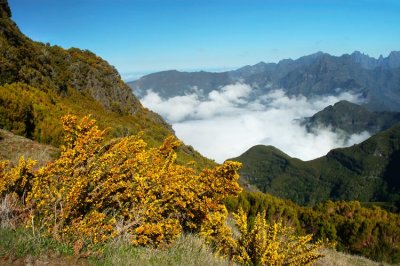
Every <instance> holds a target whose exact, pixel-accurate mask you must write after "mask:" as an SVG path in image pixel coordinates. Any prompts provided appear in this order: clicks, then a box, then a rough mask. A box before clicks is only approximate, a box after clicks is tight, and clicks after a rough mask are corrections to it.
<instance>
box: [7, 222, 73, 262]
mask: <svg viewBox="0 0 400 266" xmlns="http://www.w3.org/2000/svg"><path fill="white" fill-rule="evenodd" d="M71 254H72V248H70V247H68V246H66V245H63V244H62V243H59V242H57V241H55V240H53V239H51V238H48V237H43V236H42V235H40V234H34V233H33V232H32V231H31V230H28V229H25V228H17V229H10V228H1V229H0V265H19V264H29V262H30V261H36V262H38V261H40V260H41V261H43V260H44V259H45V258H53V259H56V258H61V257H64V258H67V256H69V255H71ZM35 264H37V263H35Z"/></svg>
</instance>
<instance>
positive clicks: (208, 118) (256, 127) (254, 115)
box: [141, 83, 369, 162]
mask: <svg viewBox="0 0 400 266" xmlns="http://www.w3.org/2000/svg"><path fill="white" fill-rule="evenodd" d="M253 93H254V89H252V88H251V87H250V86H249V85H246V84H242V83H237V84H233V85H228V86H226V87H223V88H221V89H220V90H218V91H217V90H214V91H212V92H210V93H209V94H208V95H206V97H201V95H199V94H197V91H196V90H194V91H193V92H192V93H191V94H188V95H185V96H177V97H172V98H169V99H162V98H161V97H160V96H159V95H158V94H156V93H155V92H153V91H148V92H147V94H146V95H145V96H144V97H143V98H142V99H141V101H142V103H143V105H144V106H146V107H148V108H150V109H152V110H153V111H155V112H157V113H159V114H161V115H162V116H163V117H164V118H166V119H167V120H168V122H170V123H172V126H173V128H174V130H175V132H176V135H177V136H178V137H179V138H180V139H182V140H183V141H184V142H185V143H186V144H189V145H192V146H193V147H194V148H195V149H196V150H198V151H200V152H201V153H202V154H203V155H205V156H207V157H209V158H212V159H215V160H216V161H217V162H222V161H224V160H226V159H228V158H232V157H236V156H239V155H240V154H241V153H243V152H245V151H246V150H247V149H249V148H250V147H252V146H254V145H257V144H264V145H273V146H275V147H277V148H278V149H280V150H282V151H283V152H285V153H287V154H288V155H290V156H292V157H297V158H300V159H302V160H311V159H314V158H317V157H320V156H323V155H325V154H326V153H327V152H328V151H329V150H331V149H333V148H336V147H344V146H349V145H352V144H355V143H359V142H361V141H363V140H365V139H366V138H367V137H368V136H369V134H368V133H367V132H365V133H362V134H359V135H352V136H351V137H350V138H348V139H347V140H346V139H345V138H344V137H343V136H342V135H340V134H337V133H334V132H332V131H331V130H329V129H327V128H320V129H319V130H318V131H317V134H313V133H309V132H307V131H306V130H305V128H304V127H302V126H300V125H299V123H298V122H296V121H295V120H296V119H300V118H303V117H308V116H312V115H313V114H315V113H316V112H318V111H320V110H322V109H323V108H325V107H326V106H328V105H332V104H334V103H336V102H338V101H340V100H348V101H351V102H360V99H359V97H358V96H357V95H354V94H351V93H348V92H344V93H341V94H340V95H338V96H326V97H315V98H310V99H307V98H306V97H304V96H293V97H289V96H287V95H286V94H285V93H284V92H283V91H282V90H275V91H271V92H269V93H268V94H265V95H263V96H262V97H254V94H253Z"/></svg>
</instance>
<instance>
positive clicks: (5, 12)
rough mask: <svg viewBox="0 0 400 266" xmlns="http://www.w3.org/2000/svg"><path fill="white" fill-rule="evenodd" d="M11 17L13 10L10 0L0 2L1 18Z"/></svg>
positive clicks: (0, 0)
mask: <svg viewBox="0 0 400 266" xmlns="http://www.w3.org/2000/svg"><path fill="white" fill-rule="evenodd" d="M9 17H11V9H10V6H9V5H8V0H0V18H9Z"/></svg>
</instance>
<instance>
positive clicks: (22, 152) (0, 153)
mask: <svg viewBox="0 0 400 266" xmlns="http://www.w3.org/2000/svg"><path fill="white" fill-rule="evenodd" d="M57 154H58V149H56V148H54V147H53V146H50V145H44V144H40V143H38V142H35V141H32V140H30V139H27V138H24V137H21V136H17V135H14V134H12V133H11V132H9V131H6V130H2V129H0V160H9V161H11V162H13V163H14V164H15V163H16V162H18V160H19V158H20V157H21V156H24V157H25V158H32V159H33V160H36V161H37V162H38V166H42V165H45V164H46V163H47V162H49V161H51V160H52V159H54V157H56V156H57Z"/></svg>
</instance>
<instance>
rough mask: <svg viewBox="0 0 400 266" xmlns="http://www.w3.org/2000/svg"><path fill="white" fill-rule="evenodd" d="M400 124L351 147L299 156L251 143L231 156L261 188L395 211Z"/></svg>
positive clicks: (306, 200)
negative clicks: (315, 155)
mask: <svg viewBox="0 0 400 266" xmlns="http://www.w3.org/2000/svg"><path fill="white" fill-rule="evenodd" d="M399 150H400V125H399V124H397V125H396V126H394V127H392V128H390V129H388V130H386V131H383V132H381V133H378V134H376V135H374V136H372V137H371V138H369V139H367V140H366V141H364V142H362V143H360V144H357V145H353V146H352V147H349V148H340V149H334V150H331V151H330V152H329V153H328V154H327V155H326V156H323V157H321V158H318V159H315V160H312V161H306V162H304V161H301V160H299V159H296V158H291V157H290V156H288V155H286V154H284V153H283V152H281V151H279V150H278V149H276V148H274V147H271V146H262V145H259V146H255V147H252V148H250V149H249V150H248V151H247V152H245V153H243V154H242V155H241V156H239V157H237V158H234V159H233V160H237V161H239V162H242V163H243V168H242V169H241V171H240V174H241V178H242V179H244V180H245V181H247V182H249V183H250V184H253V185H255V186H257V187H258V188H259V189H260V190H261V191H263V192H268V193H271V194H272V195H275V196H278V197H283V198H287V199H291V200H293V201H294V202H297V203H299V204H302V205H304V204H305V205H314V204H316V203H319V202H322V201H325V200H329V199H330V200H358V201H361V202H366V203H367V202H375V203H376V204H384V205H383V206H386V205H387V206H386V207H388V208H389V209H391V210H398V208H399V201H400V182H399V176H398V173H399V165H400V164H399Z"/></svg>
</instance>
